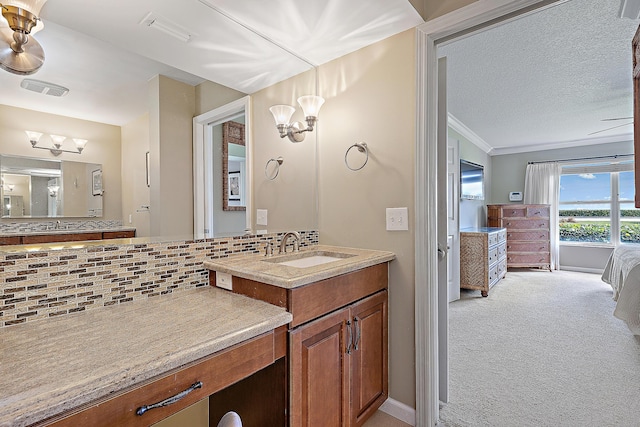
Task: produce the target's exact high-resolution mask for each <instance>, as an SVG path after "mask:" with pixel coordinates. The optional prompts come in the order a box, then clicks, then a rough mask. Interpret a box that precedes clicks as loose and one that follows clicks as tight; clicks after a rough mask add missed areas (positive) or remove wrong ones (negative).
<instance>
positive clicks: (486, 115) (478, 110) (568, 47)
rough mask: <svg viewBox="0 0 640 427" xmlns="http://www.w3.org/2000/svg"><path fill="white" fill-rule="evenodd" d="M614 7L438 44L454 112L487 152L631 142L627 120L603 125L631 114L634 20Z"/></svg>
mask: <svg viewBox="0 0 640 427" xmlns="http://www.w3.org/2000/svg"><path fill="white" fill-rule="evenodd" d="M619 9H620V0H572V1H569V2H566V3H562V4H559V5H556V6H553V7H550V8H547V9H545V10H543V11H540V12H536V13H532V14H530V15H528V16H526V17H521V18H519V19H516V20H514V21H512V22H509V23H506V24H503V25H500V26H497V27H495V28H492V29H489V30H486V31H483V32H480V33H477V34H475V35H472V36H469V37H465V38H462V39H460V40H457V41H454V42H451V43H448V44H446V45H443V46H440V47H439V50H438V52H439V56H446V57H447V91H448V93H447V96H448V109H449V112H450V114H452V115H453V116H454V117H455V118H456V119H458V120H459V121H460V122H462V123H463V124H464V125H465V126H466V127H467V128H469V129H471V130H472V131H473V132H474V133H475V134H476V135H478V136H479V137H480V138H481V139H482V140H484V142H486V144H488V146H490V147H492V148H493V150H492V151H491V153H492V154H501V153H509V152H517V151H532V150H537V149H543V148H553V147H566V146H575V145H585V144H591V143H599V142H613V141H619V140H629V139H630V138H631V133H632V126H631V125H627V124H626V123H630V122H631V120H616V121H603V120H604V119H611V118H620V117H631V116H633V98H632V79H631V39H632V37H633V35H634V33H635V31H636V29H637V28H638V24H640V20H631V19H627V18H619V17H618V13H619ZM619 125H622V126H619ZM613 126H619V127H616V128H614V129H611V130H609V131H605V132H601V131H603V130H604V129H607V128H609V127H613Z"/></svg>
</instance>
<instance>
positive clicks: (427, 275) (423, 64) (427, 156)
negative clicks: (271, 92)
mask: <svg viewBox="0 0 640 427" xmlns="http://www.w3.org/2000/svg"><path fill="white" fill-rule="evenodd" d="M564 1H568V0H479V1H476V2H474V3H471V4H470V5H468V6H465V7H462V8H460V9H458V10H455V11H453V12H451V13H448V14H446V15H444V16H442V17H439V18H435V19H433V20H431V21H427V22H425V23H424V24H421V25H419V26H418V27H416V141H415V156H416V160H415V162H416V163H415V170H416V174H415V196H414V197H415V218H416V221H415V360H416V426H434V425H436V424H437V422H438V419H439V396H438V383H439V380H438V369H439V368H438V358H439V351H440V350H439V349H438V273H437V271H438V247H437V240H436V236H437V200H438V198H437V191H436V188H437V187H436V186H435V185H433V183H434V182H437V178H438V176H437V153H438V143H437V141H438V139H437V126H436V123H437V111H438V105H437V104H438V99H437V93H438V92H437V89H438V78H437V66H438V58H437V46H436V44H437V43H438V42H439V41H442V40H444V39H445V38H447V37H450V36H455V35H456V34H460V33H462V32H465V31H469V30H471V29H473V28H474V27H477V26H485V27H484V28H483V29H485V28H487V25H488V24H489V23H490V21H493V20H500V19H501V18H508V16H509V15H514V16H515V15H518V14H521V13H525V12H527V11H528V10H531V11H532V10H535V9H537V8H539V7H541V6H546V5H551V4H557V3H561V2H564ZM500 23H501V22H500ZM498 24H499V23H498V22H496V23H495V24H491V25H498ZM440 149H445V150H446V147H441V148H440ZM429 183H431V185H430V184H429ZM425 261H426V262H425ZM442 351H448V349H442Z"/></svg>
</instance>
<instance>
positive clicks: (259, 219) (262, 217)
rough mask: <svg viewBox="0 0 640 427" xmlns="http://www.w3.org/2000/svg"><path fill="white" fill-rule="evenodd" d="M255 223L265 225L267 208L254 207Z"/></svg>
mask: <svg viewBox="0 0 640 427" xmlns="http://www.w3.org/2000/svg"><path fill="white" fill-rule="evenodd" d="M256 224H257V225H267V210H266V209H256Z"/></svg>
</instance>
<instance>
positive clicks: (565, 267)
mask: <svg viewBox="0 0 640 427" xmlns="http://www.w3.org/2000/svg"><path fill="white" fill-rule="evenodd" d="M560 270H564V271H577V272H578V273H591V274H602V273H603V272H604V270H603V269H601V268H584V267H574V266H568V265H561V266H560Z"/></svg>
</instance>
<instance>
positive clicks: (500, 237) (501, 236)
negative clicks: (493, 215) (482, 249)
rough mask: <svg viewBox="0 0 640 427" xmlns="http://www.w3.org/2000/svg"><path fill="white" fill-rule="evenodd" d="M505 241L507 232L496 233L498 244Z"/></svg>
mask: <svg viewBox="0 0 640 427" xmlns="http://www.w3.org/2000/svg"><path fill="white" fill-rule="evenodd" d="M505 240H507V230H501V231H498V243H500V242H504V241H505Z"/></svg>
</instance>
